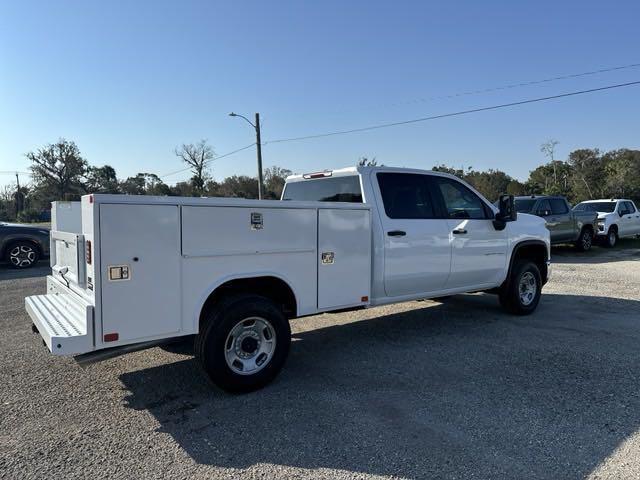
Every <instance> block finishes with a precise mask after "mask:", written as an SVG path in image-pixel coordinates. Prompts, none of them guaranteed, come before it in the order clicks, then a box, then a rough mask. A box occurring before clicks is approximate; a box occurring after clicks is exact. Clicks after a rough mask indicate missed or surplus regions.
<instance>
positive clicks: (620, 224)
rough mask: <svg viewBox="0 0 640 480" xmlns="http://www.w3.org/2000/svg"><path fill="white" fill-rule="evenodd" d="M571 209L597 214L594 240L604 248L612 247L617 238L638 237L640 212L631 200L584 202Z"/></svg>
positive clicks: (616, 199) (615, 199)
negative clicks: (599, 242) (598, 241)
mask: <svg viewBox="0 0 640 480" xmlns="http://www.w3.org/2000/svg"><path fill="white" fill-rule="evenodd" d="M573 209H574V210H575V211H577V212H592V213H593V212H595V213H597V220H596V224H597V231H596V234H597V237H596V238H597V239H598V240H600V241H601V242H602V243H603V244H604V245H605V246H606V247H610V248H611V247H614V246H615V245H616V243H618V239H619V238H625V237H635V236H639V235H640V211H638V208H637V207H636V204H635V203H633V201H632V200H627V199H625V198H612V199H609V200H607V199H605V200H586V201H584V202H581V203H579V204H578V205H576V206H575V207H573Z"/></svg>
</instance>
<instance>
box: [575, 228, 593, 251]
mask: <svg viewBox="0 0 640 480" xmlns="http://www.w3.org/2000/svg"><path fill="white" fill-rule="evenodd" d="M575 246H576V248H577V249H578V251H579V252H588V251H589V250H591V247H592V246H593V232H592V231H591V229H590V228H583V229H582V231H581V232H580V236H579V237H578V240H576V243H575Z"/></svg>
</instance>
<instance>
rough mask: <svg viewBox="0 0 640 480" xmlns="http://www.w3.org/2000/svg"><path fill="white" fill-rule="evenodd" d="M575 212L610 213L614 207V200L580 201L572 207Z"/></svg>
mask: <svg viewBox="0 0 640 480" xmlns="http://www.w3.org/2000/svg"><path fill="white" fill-rule="evenodd" d="M573 209H574V210H575V211H576V212H604V213H611V212H613V211H614V210H615V209H616V202H588V203H587V202H582V203H579V204H578V205H576V206H575V207H573Z"/></svg>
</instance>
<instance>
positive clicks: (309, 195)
mask: <svg viewBox="0 0 640 480" xmlns="http://www.w3.org/2000/svg"><path fill="white" fill-rule="evenodd" d="M282 200H303V201H312V202H348V203H362V189H361V188H360V177H359V176H357V175H346V176H339V177H328V178H317V179H313V180H302V181H300V182H291V183H287V184H286V185H285V187H284V192H283V193H282Z"/></svg>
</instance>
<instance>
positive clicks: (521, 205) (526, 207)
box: [515, 199, 537, 213]
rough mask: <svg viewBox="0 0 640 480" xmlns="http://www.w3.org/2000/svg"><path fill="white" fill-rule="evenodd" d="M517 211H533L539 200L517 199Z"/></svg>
mask: <svg viewBox="0 0 640 480" xmlns="http://www.w3.org/2000/svg"><path fill="white" fill-rule="evenodd" d="M515 202H516V211H517V212H518V213H528V212H530V211H531V209H532V208H533V206H534V205H535V203H536V202H537V200H535V199H528V200H516V201H515Z"/></svg>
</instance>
